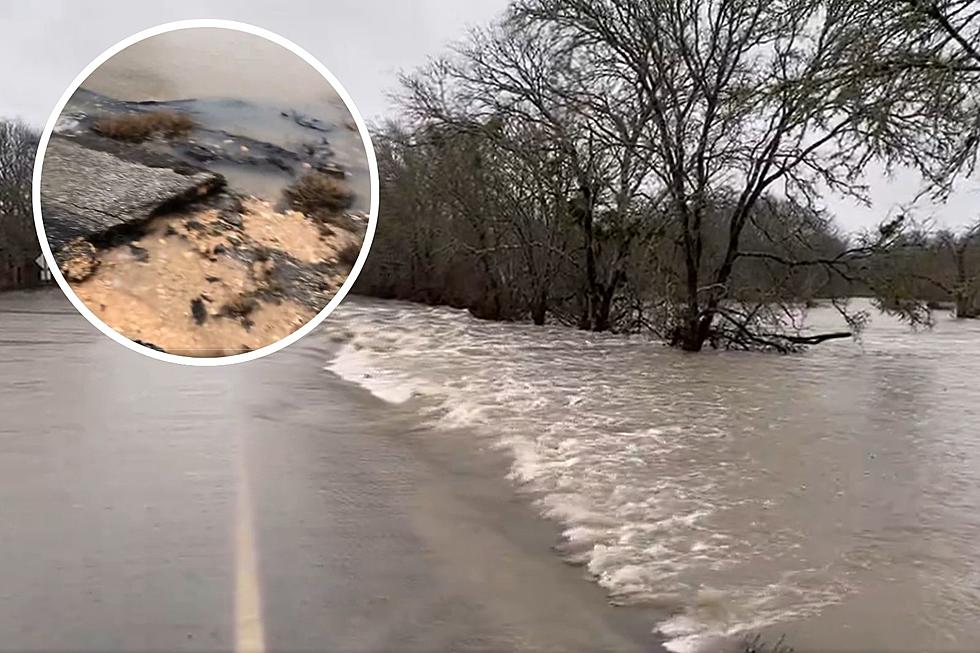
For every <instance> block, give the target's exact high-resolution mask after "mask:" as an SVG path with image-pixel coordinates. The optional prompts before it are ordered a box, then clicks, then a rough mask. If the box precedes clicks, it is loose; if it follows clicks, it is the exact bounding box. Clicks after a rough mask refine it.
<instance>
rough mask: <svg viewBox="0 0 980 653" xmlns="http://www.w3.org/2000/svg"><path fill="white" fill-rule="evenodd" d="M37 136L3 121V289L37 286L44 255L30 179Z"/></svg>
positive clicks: (0, 248)
mask: <svg viewBox="0 0 980 653" xmlns="http://www.w3.org/2000/svg"><path fill="white" fill-rule="evenodd" d="M37 143H38V134H37V132H36V131H35V130H33V129H31V128H30V127H28V126H27V125H24V124H23V123H20V122H11V121H0V289H4V288H16V287H23V286H30V285H34V284H36V283H38V282H39V280H40V276H39V274H40V268H38V267H37V265H36V264H35V263H34V259H35V258H36V257H37V256H38V255H39V254H40V253H41V248H40V247H39V246H38V242H37V233H36V231H35V230H34V217H33V216H34V214H33V211H32V209H31V178H32V174H33V169H34V155H35V152H36V151H37Z"/></svg>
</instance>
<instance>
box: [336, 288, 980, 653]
mask: <svg viewBox="0 0 980 653" xmlns="http://www.w3.org/2000/svg"><path fill="white" fill-rule="evenodd" d="M835 316H836V314H835V313H834V312H833V311H832V310H829V309H817V310H815V311H812V312H811V314H810V317H809V322H810V323H811V324H815V325H818V324H821V323H822V324H824V325H828V326H829V325H832V324H836V318H835ZM332 320H334V324H333V329H334V333H336V332H338V331H339V330H340V329H344V330H346V331H347V332H348V333H349V339H348V341H347V343H346V345H345V346H344V348H343V349H342V350H341V352H340V353H339V354H338V355H337V356H336V357H334V358H333V359H332V360H331V361H330V362H328V364H327V368H328V369H330V370H332V371H333V372H335V373H337V374H339V375H340V376H342V377H343V378H345V379H348V380H350V381H353V382H356V383H359V384H361V385H362V386H363V387H365V388H367V389H369V390H371V391H372V392H373V393H374V394H375V395H377V396H378V397H379V398H382V399H384V400H385V401H387V402H389V404H390V405H392V406H398V407H399V408H400V409H401V410H410V411H412V412H413V413H415V414H417V415H420V416H421V417H422V418H423V419H424V420H425V421H426V423H428V424H429V425H431V426H433V427H435V428H437V429H441V430H443V431H444V432H445V433H447V434H449V435H450V436H454V437H457V438H459V439H460V440H461V441H463V442H468V443H471V444H472V446H473V448H474V452H475V451H477V449H478V448H479V447H484V446H485V447H494V448H498V449H500V450H502V451H504V452H506V453H507V454H508V455H509V456H511V458H512V460H513V465H512V467H511V471H510V474H509V477H510V479H511V481H512V482H513V484H514V485H515V486H516V487H517V488H519V489H520V491H522V492H525V493H527V494H528V495H529V496H530V497H531V498H533V499H534V500H535V503H536V506H537V508H538V509H539V511H540V513H541V514H542V515H544V516H546V517H549V518H551V519H553V520H555V521H557V522H558V523H559V524H561V526H562V528H563V542H562V545H561V547H560V548H561V554H562V555H563V556H564V557H565V558H566V559H567V560H569V561H571V562H575V563H580V564H582V565H584V566H585V569H586V570H587V571H588V572H589V573H590V574H591V576H592V577H593V578H594V579H595V580H596V581H597V582H598V583H599V584H600V585H601V586H602V587H603V588H605V589H606V591H607V592H608V593H609V595H610V596H611V598H612V600H613V601H615V602H616V603H618V604H629V605H633V606H643V607H644V608H646V609H648V610H649V627H650V628H651V629H656V630H657V631H659V632H660V633H661V634H662V635H663V636H664V637H665V638H666V640H667V644H666V645H667V647H668V648H669V649H670V650H672V651H691V652H693V651H719V650H728V649H729V648H730V647H732V646H733V645H734V644H735V643H737V642H739V641H740V640H741V639H742V638H743V637H745V636H746V635H747V634H749V633H757V632H758V633H762V635H763V636H764V637H765V638H766V639H767V640H768V641H775V640H777V639H778V638H779V637H780V636H781V635H784V634H785V636H786V642H787V644H789V645H791V646H793V647H794V649H795V650H796V651H797V652H803V651H855V652H857V651H976V650H980V547H978V545H977V542H978V541H980V510H978V509H977V505H978V502H980V474H978V470H980V387H978V385H977V381H976V379H977V371H978V370H980V322H976V321H973V322H970V321H962V322H957V321H954V320H952V319H950V318H949V317H948V316H945V315H938V316H937V320H938V323H937V325H936V328H935V329H934V330H933V331H929V332H921V333H915V332H912V331H910V330H909V329H908V327H906V326H905V325H903V324H900V323H898V322H897V321H894V320H892V319H889V318H886V317H882V316H880V315H877V314H875V315H874V316H873V320H872V323H871V326H870V328H869V329H868V331H867V332H866V334H865V335H864V337H863V339H862V341H860V342H852V341H842V342H833V343H827V344H824V345H822V346H820V347H817V348H814V349H813V350H811V351H810V352H809V353H806V354H803V355H799V356H779V355H771V354H753V353H720V352H706V353H703V354H699V355H687V354H684V353H682V352H678V351H674V350H671V349H667V348H664V347H662V346H660V345H658V344H656V343H652V342H649V341H645V340H642V339H639V338H626V337H617V336H611V335H596V334H586V333H581V332H577V331H574V330H568V329H560V328H536V327H533V326H525V325H515V324H497V323H490V322H481V321H477V320H475V319H473V318H472V317H470V316H469V315H468V314H467V313H466V312H462V311H455V310H450V309H444V308H427V307H420V306H416V305H411V304H405V303H393V302H365V301H355V302H348V303H346V304H345V305H344V306H342V307H341V308H340V309H338V310H337V311H336V313H335V314H334V316H332Z"/></svg>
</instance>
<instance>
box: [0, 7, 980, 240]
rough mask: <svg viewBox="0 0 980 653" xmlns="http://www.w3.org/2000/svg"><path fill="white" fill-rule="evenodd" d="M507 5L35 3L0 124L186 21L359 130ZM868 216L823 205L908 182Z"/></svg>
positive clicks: (927, 209)
mask: <svg viewBox="0 0 980 653" xmlns="http://www.w3.org/2000/svg"><path fill="white" fill-rule="evenodd" d="M506 4H507V1H506V0H360V1H358V0H319V1H316V0H290V1H288V2H282V1H277V2H272V1H267V2H254V1H253V2H247V1H244V0H204V1H201V0H197V1H193V0H192V1H187V0H166V1H163V2H143V1H139V2H134V1H132V0H129V1H119V0H88V1H87V2H84V3H82V2H77V0H39V1H37V2H5V3H3V5H2V6H0V24H2V25H3V32H4V38H3V39H0V61H2V62H3V66H2V67H0V81H2V86H0V88H3V93H2V94H0V116H3V117H18V118H22V119H24V120H26V121H28V122H30V123H33V124H35V125H42V124H43V123H44V122H45V121H46V120H47V117H48V114H49V113H50V112H51V110H52V109H53V108H54V105H55V103H56V102H57V101H58V100H59V99H60V97H61V95H62V93H64V91H65V88H67V86H68V84H70V83H71V82H72V80H73V79H74V78H75V76H76V75H77V74H78V73H79V72H81V70H82V69H83V68H84V67H85V66H86V65H88V63H89V62H90V61H92V60H93V59H94V58H95V57H97V56H98V55H99V54H101V53H102V52H103V51H104V50H105V49H107V48H108V47H110V46H112V45H114V44H115V43H117V42H118V41H120V40H122V39H123V38H125V37H127V36H130V35H132V34H134V33H135V32H138V31H140V30H143V29H145V28H147V27H152V26H154V25H157V24H160V23H164V22H168V21H173V20H181V19H187V18H225V19H230V20H240V21H243V22H247V23H252V24H255V25H258V26H260V27H264V28H266V29H269V30H272V31H274V32H277V33H279V34H281V35H283V36H285V37H286V38H288V39H290V40H292V41H293V42H295V43H297V44H298V45H300V46H301V47H303V48H304V49H306V50H307V51H309V52H310V53H311V54H312V55H313V56H315V57H316V58H317V59H319V60H320V61H321V62H322V63H323V64H324V65H325V66H326V67H327V68H329V69H330V70H331V72H333V73H334V75H336V76H337V78H338V79H340V81H341V83H342V84H343V85H344V87H345V88H346V89H347V91H348V92H349V93H350V95H351V96H352V97H353V99H354V102H355V103H356V104H357V107H358V109H359V110H360V112H361V114H362V115H363V116H364V117H365V118H366V119H368V120H371V119H374V118H378V117H381V116H382V115H383V114H385V113H386V112H387V111H388V110H389V109H390V107H389V103H388V101H387V99H386V93H387V92H389V91H390V90H392V88H393V87H394V84H395V76H396V74H397V72H398V71H399V70H410V69H412V68H413V67H415V66H417V65H419V64H421V63H423V62H424V61H425V59H426V57H428V56H430V55H435V54H438V53H439V52H440V51H442V50H443V49H444V48H445V46H446V45H447V44H448V43H450V42H452V41H453V40H456V39H458V38H460V37H462V36H463V35H464V33H465V30H466V27H467V26H470V25H480V24H483V23H486V22H487V21H489V20H491V19H492V18H493V17H494V16H496V15H497V14H498V13H499V12H500V11H501V10H502V9H503V8H504V7H505V6H506ZM868 181H869V183H870V185H871V195H872V201H873V207H872V208H865V207H859V206H856V205H854V204H853V203H850V202H844V201H839V200H829V202H828V203H829V205H830V208H831V210H832V211H833V212H834V213H835V214H836V215H837V218H838V220H839V221H840V223H841V224H842V225H843V226H844V227H845V228H846V229H848V230H854V229H859V228H863V227H871V226H873V225H875V224H877V223H878V222H879V221H881V220H882V219H884V218H886V217H888V215H889V214H890V213H891V212H893V211H894V210H895V207H896V205H898V204H900V203H903V202H907V201H909V200H911V199H912V198H913V197H914V196H915V194H916V192H917V190H918V189H919V185H920V182H919V178H918V175H916V174H914V173H908V172H906V173H903V174H900V175H898V176H897V177H896V178H895V179H892V180H889V179H886V178H885V177H884V175H882V174H872V175H870V177H869V180H868ZM963 186H964V187H963V189H962V190H961V191H960V192H958V193H957V194H956V195H955V196H954V197H953V199H952V200H951V201H950V202H949V204H948V205H946V206H942V207H932V206H929V205H927V204H923V205H921V206H920V208H919V211H918V214H919V215H920V216H921V217H929V216H932V217H934V218H935V221H936V222H937V223H939V224H944V225H948V226H958V225H962V224H965V223H967V222H970V221H972V220H973V219H975V218H976V217H978V216H980V210H978V209H980V206H978V201H977V200H978V199H980V197H978V185H977V184H964V185H963Z"/></svg>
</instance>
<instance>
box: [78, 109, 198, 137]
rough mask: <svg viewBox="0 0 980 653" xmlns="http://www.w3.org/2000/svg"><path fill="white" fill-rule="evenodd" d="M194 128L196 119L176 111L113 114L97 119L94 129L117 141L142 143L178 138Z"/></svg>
mask: <svg viewBox="0 0 980 653" xmlns="http://www.w3.org/2000/svg"><path fill="white" fill-rule="evenodd" d="M193 128H194V121H193V120H192V119H191V118H190V117H189V116H187V115H186V114H183V113H178V112H176V111H154V112H152V113H130V114H126V115H122V116H111V117H108V118H102V119H101V120H98V121H96V123H95V124H94V125H93V126H92V129H93V130H94V131H95V132H96V133H98V134H102V135H103V136H107V137H109V138H113V139H115V140H117V141H128V142H131V143H142V142H143V141H146V140H149V139H151V138H157V137H163V138H177V137H179V136H185V135H187V134H188V133H189V132H190V131H191V129H193Z"/></svg>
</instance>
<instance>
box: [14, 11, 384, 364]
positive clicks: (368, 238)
mask: <svg viewBox="0 0 980 653" xmlns="http://www.w3.org/2000/svg"><path fill="white" fill-rule="evenodd" d="M198 27H212V28H218V29H228V30H234V31H238V32H245V33H247V34H252V35H254V36H258V37H261V38H264V39H266V40H268V41H271V42H273V43H275V44H277V45H279V46H281V47H283V48H286V49H287V50H289V51H290V52H292V53H293V54H295V55H296V56H298V57H299V58H300V59H302V60H303V61H305V62H306V63H308V64H309V65H310V66H312V67H313V69H314V70H316V71H317V72H318V73H320V75H321V76H322V77H323V78H324V79H325V80H326V81H327V83H329V84H330V85H331V86H332V87H333V88H334V90H335V91H336V92H337V94H338V95H339V96H340V98H341V100H343V102H344V105H346V107H347V110H348V111H349V112H350V114H351V117H352V118H353V119H354V123H355V124H356V125H357V131H358V133H359V134H360V135H361V142H362V143H363V145H364V151H365V154H366V156H367V161H368V171H369V173H370V177H371V180H370V181H371V204H370V210H369V213H368V226H367V231H366V233H365V234H364V242H363V244H362V245H361V251H360V253H359V254H358V257H357V261H355V263H354V267H353V268H352V269H351V273H350V274H349V275H348V276H347V279H346V280H345V281H344V283H343V285H341V287H340V290H338V291H337V294H336V295H334V297H333V298H332V299H331V300H330V301H329V302H328V303H327V305H326V306H325V307H324V308H323V310H321V311H320V312H319V313H317V314H316V315H315V316H314V317H313V319H311V320H310V321H309V322H307V323H306V324H305V325H303V326H302V327H300V328H299V329H297V330H296V331H294V332H293V333H291V334H289V335H288V336H286V337H285V338H282V339H281V340H279V341H277V342H274V343H272V344H271V345H266V346H265V347H261V348H259V349H256V350H253V351H249V352H245V353H242V354H234V355H232V356H222V357H211V358H197V357H194V356H179V355H176V354H169V353H166V352H161V351H157V350H156V349H152V348H150V347H145V346H143V345H140V344H137V343H135V342H133V341H132V340H130V339H129V338H127V337H125V336H124V335H122V334H121V333H119V332H118V331H115V330H114V329H112V328H111V327H110V326H109V325H107V324H106V323H105V322H103V321H102V320H101V319H99V318H98V317H97V316H96V315H95V313H93V312H92V311H91V310H90V309H89V308H88V306H86V305H85V303H84V302H83V301H82V300H81V299H79V298H78V295H76V294H75V291H74V290H72V288H71V286H70V285H69V284H68V282H67V281H66V280H65V277H64V275H63V274H62V273H61V269H60V268H59V267H58V263H57V261H55V258H54V254H53V253H52V251H51V246H50V245H49V244H48V238H47V235H46V234H45V232H44V221H43V219H42V217H41V174H42V168H43V166H44V154H45V152H46V150H47V148H48V141H49V140H50V139H51V134H52V133H53V132H54V127H55V124H56V123H57V121H58V118H59V117H60V116H61V112H62V111H64V109H65V106H66V105H67V104H68V101H69V100H70V99H71V96H72V95H74V93H75V91H76V90H78V88H79V87H80V86H81V85H82V83H84V82H85V80H86V79H88V77H89V75H91V74H92V73H93V72H95V70H96V69H97V68H98V67H99V66H101V65H102V64H103V63H105V62H106V61H107V60H109V59H110V58H112V57H113V56H115V55H116V54H118V53H119V52H120V51H122V50H124V49H126V48H128V47H129V46H131V45H133V44H135V43H138V42H140V41H142V40H144V39H147V38H149V37H151V36H156V35H158V34H164V33H166V32H173V31H176V30H181V29H191V28H198ZM31 191H32V193H31V194H32V203H33V207H34V226H35V228H36V230H37V237H38V240H39V241H40V245H41V253H42V254H43V255H44V258H45V260H46V261H47V264H48V267H49V268H50V269H51V274H52V275H53V276H54V279H55V281H56V282H57V283H58V286H60V287H61V290H62V291H63V292H64V293H65V295H66V296H67V297H68V300H69V301H70V302H71V303H72V304H73V305H74V306H75V308H76V309H78V312H79V313H81V314H82V315H83V316H85V319H87V320H88V321H89V322H91V323H92V324H93V325H94V326H95V327H96V328H97V329H98V330H99V331H101V332H102V333H104V334H105V335H107V336H109V337H110V338H112V339H113V340H115V341H116V342H118V343H119V344H121V345H123V346H124V347H128V348H129V349H131V350H133V351H135V352H138V353H140V354H143V355H144V356H149V357H150V358H154V359H156V360H160V361H165V362H168V363H177V364H180V365H192V366H197V367H216V366H219V365H234V364H235V363H245V362H247V361H252V360H256V359H259V358H262V357H263V356H268V355H269V354H273V353H275V352H277V351H279V350H280V349H283V348H284V347H288V346H289V345H291V344H293V343H294V342H296V341H297V340H299V339H300V338H302V337H303V336H306V335H308V334H309V333H310V332H311V331H313V329H315V328H316V327H317V326H319V325H320V323H321V322H323V321H324V320H325V319H326V318H327V316H329V315H330V314H331V313H332V312H333V311H334V309H335V308H337V306H339V305H340V303H341V302H342V301H343V300H344V298H345V297H346V296H347V293H349V292H350V290H351V287H352V286H353V285H354V282H355V281H356V280H357V277H358V275H359V274H360V272H361V268H363V267H364V263H365V261H366V260H367V257H368V253H369V252H370V250H371V242H372V241H373V240H374V232H375V229H377V224H378V206H379V198H378V194H379V181H378V161H377V158H376V157H375V154H374V146H373V145H372V144H371V135H370V134H369V133H368V129H367V125H366V123H365V122H364V119H363V118H362V117H361V114H360V112H359V111H358V110H357V107H356V106H354V101H353V100H352V99H351V97H350V95H349V94H348V93H347V90H346V89H345V88H344V87H343V85H341V83H340V81H338V80H337V78H336V77H334V76H333V74H332V73H331V72H330V71H329V70H327V68H326V67H325V66H324V65H323V64H321V63H320V62H319V61H318V60H317V59H316V58H315V57H313V55H311V54H310V53H309V52H307V51H306V50H304V49H303V48H301V47H300V46H298V45H296V44H295V43H293V42H292V41H290V40H289V39H287V38H285V37H282V36H279V35H278V34H276V33H275V32H270V31H269V30H266V29H263V28H261V27H256V26H254V25H249V24H248V23H241V22H237V21H232V20H220V19H207V18H205V19H193V20H180V21H174V22H170V23H164V24H162V25H157V26H156V27H151V28H149V29H146V30H143V31H141V32H139V33H137V34H134V35H132V36H130V37H129V38H126V39H123V40H122V41H120V42H119V43H117V44H116V45H114V46H112V47H111V48H109V49H108V50H106V51H105V52H103V53H102V54H100V55H99V56H98V57H96V58H95V60H94V61H93V62H92V63H90V64H89V65H88V66H86V67H85V69H84V70H83V71H82V72H81V73H79V75H78V76H77V77H76V78H75V80H74V81H73V82H72V83H71V84H70V85H69V86H68V89H67V90H66V91H65V92H64V94H63V95H62V96H61V99H60V100H59V101H58V104H57V105H55V108H54V111H52V112H51V116H50V117H49V118H48V122H47V124H46V125H45V127H44V131H43V132H42V134H41V140H40V142H39V144H38V148H37V155H36V157H35V159H34V177H33V183H32V188H31Z"/></svg>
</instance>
